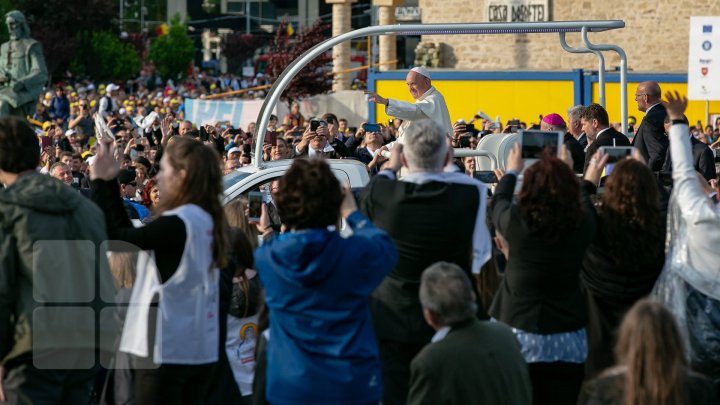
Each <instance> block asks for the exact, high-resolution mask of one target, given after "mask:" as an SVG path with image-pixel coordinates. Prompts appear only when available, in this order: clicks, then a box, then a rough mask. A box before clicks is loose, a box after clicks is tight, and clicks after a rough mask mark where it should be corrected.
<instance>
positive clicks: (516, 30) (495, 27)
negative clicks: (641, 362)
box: [253, 20, 628, 169]
mask: <svg viewBox="0 0 720 405" xmlns="http://www.w3.org/2000/svg"><path fill="white" fill-rule="evenodd" d="M624 27H625V22H624V21H622V20H602V21H553V22H531V23H459V24H397V25H378V26H373V27H366V28H361V29H358V30H354V31H350V32H347V33H344V34H342V35H338V36H336V37H333V38H330V39H327V40H325V41H323V42H321V43H319V44H317V45H315V46H314V47H312V48H310V49H309V50H307V51H306V52H305V53H303V54H302V55H301V56H300V57H299V58H297V59H295V60H294V61H293V62H292V63H290V64H289V65H288V66H287V67H286V68H285V70H284V71H283V72H282V74H280V76H279V77H278V79H277V81H276V82H275V83H274V84H273V86H272V87H271V88H270V90H269V91H268V94H267V96H266V98H265V102H264V103H263V105H262V107H261V109H260V113H259V115H258V120H257V126H256V128H257V131H258V132H257V136H256V139H255V159H254V160H253V165H255V166H256V167H257V168H258V169H261V168H262V167H263V165H264V162H263V159H262V156H263V155H262V150H263V148H262V147H263V142H264V140H265V132H266V131H267V125H268V123H269V122H270V115H271V114H272V111H273V109H274V108H275V105H276V104H277V103H278V101H280V96H281V95H282V93H283V92H284V91H285V89H286V88H287V87H288V85H289V84H290V81H291V80H292V79H293V78H294V77H295V75H297V74H298V73H299V72H300V70H302V69H303V68H304V67H305V66H306V65H307V64H308V63H310V61H312V60H313V59H315V58H316V57H318V56H320V55H322V54H323V53H325V52H327V51H329V50H330V49H332V47H334V46H335V45H338V44H341V43H343V42H345V41H350V40H352V39H355V38H359V37H366V36H379V35H405V36H410V35H473V34H474V35H477V34H484V35H489V34H547V33H558V34H559V35H560V45H561V47H562V49H564V50H565V51H567V52H570V53H592V54H595V55H596V56H597V58H598V85H599V98H600V104H601V105H602V106H603V107H604V106H605V58H604V56H603V53H602V52H603V51H612V52H615V53H617V54H618V56H619V57H620V115H621V117H622V118H621V119H622V122H621V124H622V132H623V133H627V118H628V106H627V55H626V54H625V51H624V50H623V49H622V48H621V47H619V46H617V45H611V44H593V43H592V42H590V39H589V38H588V33H589V32H602V31H609V30H615V29H620V28H624ZM568 32H579V33H580V35H581V38H582V42H583V44H584V45H585V46H584V47H580V48H573V47H570V46H569V45H568V43H567V41H566V38H565V35H566V34H567V33H568ZM468 152H469V151H468ZM470 153H471V156H484V157H488V158H490V160H491V161H492V163H493V167H499V166H501V165H498V159H497V157H496V156H495V154H494V153H491V152H489V151H483V150H477V151H472V152H470ZM463 155H467V154H466V153H463ZM456 156H460V154H458V153H456Z"/></svg>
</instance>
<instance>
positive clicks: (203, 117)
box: [185, 98, 289, 129]
mask: <svg viewBox="0 0 720 405" xmlns="http://www.w3.org/2000/svg"><path fill="white" fill-rule="evenodd" d="M263 101H264V100H233V101H215V100H197V99H191V98H186V99H185V119H186V120H190V121H192V122H193V123H194V124H195V125H197V126H200V125H205V124H215V123H216V122H225V121H230V123H231V124H232V125H233V126H238V125H239V126H240V128H242V129H247V127H248V124H250V123H251V122H255V121H256V120H257V118H258V114H260V108H261V107H262V104H263ZM288 112H289V110H288V107H287V105H285V104H284V103H278V105H277V106H276V107H275V111H274V112H273V114H275V115H277V116H278V119H280V120H282V118H283V117H284V116H285V115H286V114H287V113H288Z"/></svg>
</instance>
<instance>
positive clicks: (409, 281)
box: [360, 119, 491, 405]
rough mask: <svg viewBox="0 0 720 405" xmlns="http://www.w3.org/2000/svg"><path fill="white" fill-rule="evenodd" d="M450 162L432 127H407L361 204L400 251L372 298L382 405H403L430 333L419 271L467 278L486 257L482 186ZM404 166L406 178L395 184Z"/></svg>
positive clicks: (487, 242)
mask: <svg viewBox="0 0 720 405" xmlns="http://www.w3.org/2000/svg"><path fill="white" fill-rule="evenodd" d="M451 156H452V151H451V150H450V149H449V146H448V139H447V137H446V136H445V131H444V130H443V129H442V128H440V126H439V125H438V124H436V123H435V122H434V121H431V120H427V119H426V120H418V121H413V123H412V125H408V126H407V127H406V129H405V132H404V134H403V142H402V144H400V143H398V144H397V145H395V147H394V148H393V151H392V155H391V157H390V162H388V166H389V167H390V170H384V171H381V172H380V173H378V175H377V176H375V177H373V179H372V180H371V181H370V183H369V184H368V185H367V187H366V188H365V190H364V192H363V196H362V198H361V200H360V209H361V210H362V212H363V213H364V214H365V215H366V216H367V217H368V218H369V219H370V220H372V221H373V222H374V223H375V225H376V226H377V227H378V228H380V229H382V230H384V231H386V232H387V233H388V234H389V235H390V237H391V238H392V239H393V241H394V242H395V244H396V246H397V249H398V253H399V260H398V263H397V265H396V266H395V268H394V269H393V271H392V273H390V275H388V276H387V277H386V278H385V280H383V282H382V284H380V286H379V287H378V288H377V289H376V290H375V291H374V292H373V295H372V296H371V298H370V311H371V313H372V317H373V323H374V326H375V334H376V336H377V338H378V347H379V349H380V363H381V367H382V376H383V386H384V394H383V404H384V405H396V404H405V403H406V400H407V393H408V383H409V381H410V362H411V361H412V359H413V358H414V357H415V355H417V353H418V352H419V351H420V350H421V349H422V348H423V346H425V345H426V344H427V343H428V342H430V338H431V337H432V335H433V331H432V329H431V328H430V327H429V326H428V325H427V324H426V323H425V321H424V320H423V315H422V307H421V305H420V300H419V298H418V291H419V289H420V276H421V275H422V272H423V270H425V269H426V268H427V267H428V266H430V265H431V264H433V263H435V262H437V261H447V262H451V263H455V264H457V265H459V266H460V267H461V268H462V269H463V271H465V273H466V274H467V275H468V277H469V278H472V275H473V274H479V273H480V267H481V266H482V265H483V264H484V263H485V262H487V261H488V260H489V259H490V253H491V244H490V234H489V232H488V229H487V226H486V225H485V219H486V218H485V207H486V200H487V187H486V186H485V185H484V184H483V183H480V182H479V181H477V180H475V179H473V178H471V177H469V176H467V175H465V174H463V173H457V172H444V171H443V168H444V167H445V166H446V165H447V164H448V162H450V161H451ZM403 166H404V167H405V169H407V172H408V174H407V176H405V177H403V178H402V180H396V178H395V176H396V175H395V173H397V171H398V170H399V169H400V168H401V167H403Z"/></svg>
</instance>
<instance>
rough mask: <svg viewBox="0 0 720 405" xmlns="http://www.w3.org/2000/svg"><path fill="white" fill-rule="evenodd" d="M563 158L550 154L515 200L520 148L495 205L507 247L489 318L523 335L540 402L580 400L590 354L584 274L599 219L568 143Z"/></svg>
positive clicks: (525, 180)
mask: <svg viewBox="0 0 720 405" xmlns="http://www.w3.org/2000/svg"><path fill="white" fill-rule="evenodd" d="M561 156H562V158H563V160H564V161H561V160H560V159H558V158H556V157H554V156H550V155H544V156H543V157H542V158H541V159H540V160H538V161H537V162H536V163H534V164H533V165H532V166H530V167H528V168H527V170H526V171H525V173H524V176H523V184H522V188H521V190H520V194H519V196H518V200H517V203H514V202H513V193H514V190H515V184H516V182H517V176H518V174H519V173H520V172H521V171H522V169H523V167H524V163H523V159H522V156H521V153H520V147H519V145H516V147H515V148H513V149H512V150H511V151H510V154H509V156H508V162H507V173H506V174H505V175H504V176H503V177H502V179H501V180H500V183H498V186H497V188H496V189H495V195H494V197H493V201H492V204H491V212H492V221H493V224H494V225H495V228H496V231H497V233H498V234H499V235H498V238H497V239H498V241H502V243H499V244H500V245H501V246H500V247H501V249H504V250H505V251H508V250H507V248H509V251H508V253H507V259H508V261H507V265H506V268H505V278H504V279H503V280H502V283H501V284H500V287H499V289H498V292H497V294H496V295H495V298H494V300H493V304H492V306H491V307H490V315H491V316H492V317H493V318H494V319H496V320H498V321H501V322H504V323H506V324H508V325H509V326H511V327H512V328H513V332H515V334H516V336H517V337H518V341H519V342H520V346H521V351H522V353H523V356H524V357H525V361H526V362H527V363H528V364H529V370H530V379H531V381H532V384H533V398H534V401H533V402H534V403H537V404H550V403H552V404H575V402H576V401H577V396H578V393H579V392H580V387H581V384H582V380H583V363H584V361H585V357H586V355H587V345H586V335H585V325H586V323H587V310H586V306H585V300H584V298H583V296H582V293H581V291H580V285H579V283H578V276H579V273H580V265H581V263H582V258H583V255H584V253H585V248H586V247H587V246H588V244H590V241H591V239H592V235H593V233H594V232H595V217H594V211H593V209H592V202H591V201H590V197H589V195H588V193H587V192H586V191H585V190H584V189H581V187H580V184H579V182H578V180H577V178H576V177H575V174H574V173H573V171H572V159H571V158H569V152H567V150H566V149H565V148H564V147H561ZM502 245H506V246H502Z"/></svg>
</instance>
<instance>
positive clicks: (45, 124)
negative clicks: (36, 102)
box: [42, 121, 52, 131]
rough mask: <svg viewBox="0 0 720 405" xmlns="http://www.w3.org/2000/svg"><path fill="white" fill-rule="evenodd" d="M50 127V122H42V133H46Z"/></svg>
mask: <svg viewBox="0 0 720 405" xmlns="http://www.w3.org/2000/svg"><path fill="white" fill-rule="evenodd" d="M50 125H52V122H50V121H45V122H43V124H42V129H43V131H47V129H48V128H50Z"/></svg>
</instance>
